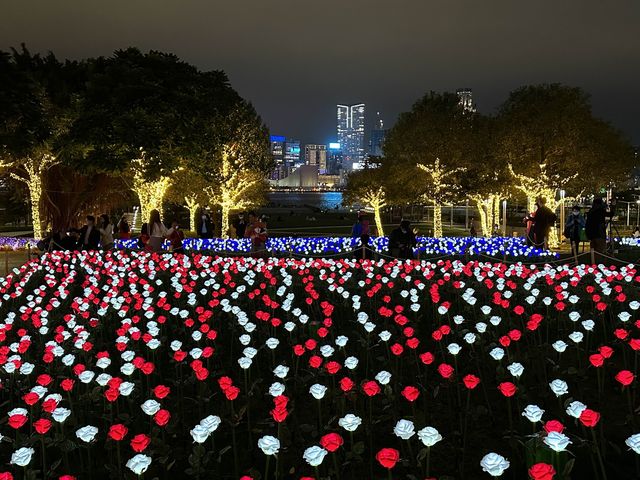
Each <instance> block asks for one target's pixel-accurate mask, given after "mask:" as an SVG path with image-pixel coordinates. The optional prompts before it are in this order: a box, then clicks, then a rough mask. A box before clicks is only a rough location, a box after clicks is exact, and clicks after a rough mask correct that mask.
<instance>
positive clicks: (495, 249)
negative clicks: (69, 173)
mask: <svg viewBox="0 0 640 480" xmlns="http://www.w3.org/2000/svg"><path fill="white" fill-rule="evenodd" d="M416 241H417V244H416V247H415V248H414V254H415V255H416V256H419V257H425V256H426V257H429V256H449V255H451V256H463V255H467V254H469V255H484V256H489V257H504V256H508V257H510V258H519V259H520V258H548V259H554V258H557V257H558V255H557V254H556V253H553V252H551V251H548V250H543V249H540V248H535V247H530V246H528V245H527V244H526V242H525V240H524V239H522V238H513V237H492V238H482V237H479V238H476V237H442V238H434V237H417V238H416ZM116 244H117V245H118V247H120V248H132V249H135V248H138V244H137V240H135V239H132V240H118V241H116ZM183 245H184V248H185V249H186V250H196V251H213V252H220V253H227V254H230V255H233V254H246V253H248V252H250V251H251V241H250V240H249V239H247V238H240V239H233V238H231V239H230V238H211V239H202V238H187V239H185V240H184V242H183ZM368 246H369V247H370V248H371V249H372V250H373V251H374V252H377V253H380V254H383V255H388V252H389V239H388V237H371V238H370V239H369V243H368ZM168 247H169V244H168V242H165V248H168ZM360 248H362V243H361V241H360V239H359V238H351V237H272V238H268V239H267V242H266V244H265V249H266V251H267V252H269V253H271V254H274V255H278V256H280V255H285V256H286V255H294V256H310V257H322V256H323V255H340V254H350V253H353V254H355V255H356V256H357V251H358V250H359V249H360Z"/></svg>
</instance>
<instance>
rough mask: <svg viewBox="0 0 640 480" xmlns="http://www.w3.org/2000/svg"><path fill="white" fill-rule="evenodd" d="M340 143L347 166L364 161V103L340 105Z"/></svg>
mask: <svg viewBox="0 0 640 480" xmlns="http://www.w3.org/2000/svg"><path fill="white" fill-rule="evenodd" d="M338 143H340V146H341V148H342V153H343V155H344V162H345V164H347V165H345V166H346V167H347V168H349V167H350V168H353V165H356V164H362V163H363V162H364V103H358V104H355V105H338Z"/></svg>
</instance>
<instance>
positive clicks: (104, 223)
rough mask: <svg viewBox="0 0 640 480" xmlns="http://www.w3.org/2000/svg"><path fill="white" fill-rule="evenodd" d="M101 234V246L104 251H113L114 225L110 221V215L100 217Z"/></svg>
mask: <svg viewBox="0 0 640 480" xmlns="http://www.w3.org/2000/svg"><path fill="white" fill-rule="evenodd" d="M98 231H99V232H100V245H102V249H103V250H111V249H112V248H113V225H112V224H111V220H110V219H109V215H107V214H106V213H104V214H102V215H100V225H99V226H98Z"/></svg>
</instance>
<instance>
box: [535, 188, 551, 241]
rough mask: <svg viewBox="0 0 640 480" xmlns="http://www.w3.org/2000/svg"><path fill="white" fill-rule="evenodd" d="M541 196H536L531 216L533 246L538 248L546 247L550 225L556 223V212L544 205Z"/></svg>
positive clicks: (544, 202) (544, 201)
mask: <svg viewBox="0 0 640 480" xmlns="http://www.w3.org/2000/svg"><path fill="white" fill-rule="evenodd" d="M546 203H547V202H546V200H545V199H544V198H543V197H538V198H536V207H537V209H536V213H535V216H534V217H533V238H534V241H535V246H536V247H538V248H547V240H548V238H549V232H550V231H551V227H553V224H554V223H556V218H557V216H556V214H555V213H553V212H552V211H551V209H550V208H549V207H547V205H546Z"/></svg>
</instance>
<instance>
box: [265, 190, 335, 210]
mask: <svg viewBox="0 0 640 480" xmlns="http://www.w3.org/2000/svg"><path fill="white" fill-rule="evenodd" d="M268 198H269V202H270V203H271V204H272V205H273V206H278V205H280V206H282V207H302V206H305V205H307V206H313V207H317V208H322V209H325V210H328V209H334V208H336V206H337V207H338V208H339V209H340V208H342V192H269V194H268Z"/></svg>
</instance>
